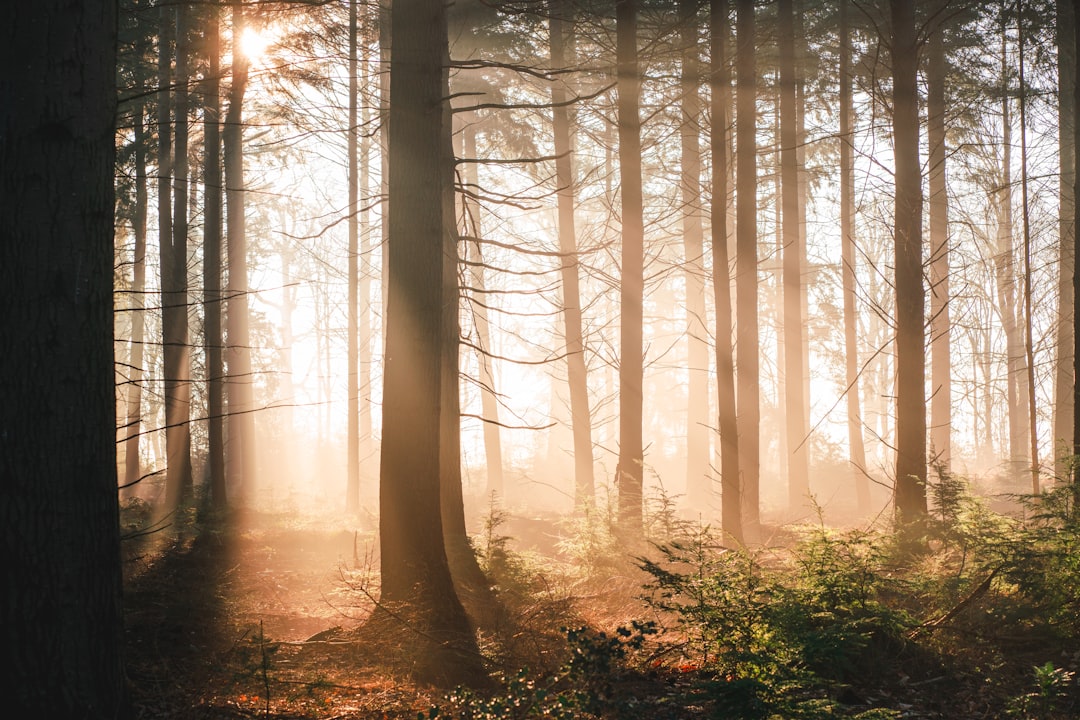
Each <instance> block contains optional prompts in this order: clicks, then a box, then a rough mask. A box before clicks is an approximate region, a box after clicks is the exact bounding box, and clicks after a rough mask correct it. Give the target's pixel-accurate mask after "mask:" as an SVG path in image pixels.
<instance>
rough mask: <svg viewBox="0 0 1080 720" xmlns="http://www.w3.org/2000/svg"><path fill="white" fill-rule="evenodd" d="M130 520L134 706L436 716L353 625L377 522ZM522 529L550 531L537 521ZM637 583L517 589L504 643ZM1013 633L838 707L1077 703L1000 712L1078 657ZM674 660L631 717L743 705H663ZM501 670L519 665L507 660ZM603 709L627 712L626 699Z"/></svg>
mask: <svg viewBox="0 0 1080 720" xmlns="http://www.w3.org/2000/svg"><path fill="white" fill-rule="evenodd" d="M124 521H125V524H126V525H125V526H126V528H127V529H128V530H129V532H131V534H132V535H133V537H131V538H130V539H127V540H125V542H124V551H125V606H126V664H127V668H128V675H129V678H130V684H131V687H132V694H133V698H134V701H135V706H136V710H137V717H140V718H160V719H162V720H165V719H171V718H176V719H178V720H180V719H182V720H187V719H188V718H190V719H192V720H194V719H196V718H198V719H207V718H256V717H267V718H278V719H281V720H284V719H287V718H297V719H300V718H304V719H311V720H315V719H322V720H375V719H378V720H393V719H397V718H410V719H413V718H417V717H418V714H421V713H422V714H423V717H425V718H426V717H428V713H429V709H430V708H431V706H432V704H433V703H439V704H445V702H446V701H445V691H444V690H438V689H435V688H431V687H425V686H419V685H417V684H416V683H415V682H413V681H411V680H410V679H409V677H408V672H407V668H404V667H401V666H400V665H398V666H396V667H395V664H394V663H393V662H392V661H390V662H388V661H387V658H388V657H389V656H388V653H387V652H386V644H385V641H386V639H385V638H382V639H379V638H370V637H366V636H365V634H364V632H362V631H358V630H357V628H359V627H361V625H362V622H363V620H364V619H365V618H366V617H367V615H368V614H369V613H370V611H371V609H372V607H373V605H374V601H373V598H372V597H371V596H372V595H377V590H375V588H376V583H377V573H376V572H374V570H373V566H374V563H373V561H372V559H371V554H372V552H371V548H372V547H373V545H374V533H373V530H372V529H371V528H366V529H365V528H360V529H353V528H351V527H347V526H346V525H344V524H341V525H339V526H333V525H331V524H329V523H326V522H325V521H323V522H315V521H303V520H298V519H296V518H295V517H288V516H284V515H270V514H258V513H245V514H243V515H236V516H235V517H233V518H231V519H230V520H229V522H227V523H220V522H219V523H216V524H213V525H206V524H199V523H196V522H194V521H191V522H188V523H186V525H185V528H186V529H184V530H181V531H176V530H175V529H174V527H176V526H179V525H180V524H175V525H174V526H173V527H169V528H167V529H164V530H161V531H159V532H150V533H140V532H137V531H138V529H139V528H144V527H146V526H147V525H148V524H149V522H150V519H149V517H148V516H147V514H146V510H145V508H143V509H138V508H136V509H135V511H133V510H132V509H131V508H128V509H127V510H126V512H125V520H124ZM341 522H342V523H344V521H341ZM518 530H519V531H520V532H521V533H523V534H524V533H528V532H530V530H532V531H534V532H536V533H538V535H542V534H543V528H531V529H530V527H529V526H528V524H525V525H522V526H520V527H519V528H518ZM513 531H514V528H513V527H510V528H508V529H507V532H508V533H512V532H513ZM643 582H644V573H641V576H640V577H639V576H634V577H625V576H624V577H620V578H615V577H611V578H608V579H606V580H605V581H604V582H602V583H599V584H593V585H591V586H589V588H588V589H586V588H585V587H584V586H582V587H581V588H579V592H578V593H577V594H576V595H575V596H574V597H573V598H569V597H568V596H567V595H566V594H565V593H554V592H553V593H551V594H550V597H549V601H548V602H547V603H546V604H544V603H533V604H531V605H529V606H527V607H526V606H523V605H522V604H521V603H518V604H517V605H516V608H515V610H514V611H516V612H522V613H524V614H534V615H535V616H534V617H532V618H525V619H523V620H522V622H521V624H520V625H519V626H518V628H517V631H516V632H515V633H514V634H513V638H514V640H505V639H504V640H505V642H504V643H503V646H502V649H503V650H505V649H506V647H505V646H506V643H508V642H522V643H532V645H531V646H530V647H531V650H530V649H529V648H525V649H524V650H523V649H522V648H520V647H519V648H518V652H517V653H516V655H515V657H517V658H521V657H524V658H528V656H529V652H530V651H531V652H533V653H534V655H537V654H542V653H543V652H547V650H538V649H537V648H541V647H542V646H544V647H547V646H545V645H544V642H545V641H544V640H543V639H542V638H540V637H529V635H530V634H531V632H532V631H531V630H530V623H532V627H533V628H534V629H535V628H539V626H540V625H541V624H544V625H546V626H548V627H546V629H545V631H546V632H547V633H549V634H550V633H555V634H557V633H559V632H560V631H559V629H558V627H557V626H558V623H560V622H562V623H564V624H566V625H571V624H576V623H585V624H588V625H590V626H593V627H598V628H599V629H605V630H607V631H608V632H611V631H612V630H613V629H614V628H615V627H616V626H618V625H622V624H626V623H628V622H629V621H630V620H632V619H634V618H635V617H640V618H648V617H650V613H649V611H648V609H647V608H646V607H645V606H644V604H642V603H641V601H640V599H639V596H640V594H641V584H642V583H643ZM556 596H558V597H556ZM560 603H561V604H560ZM467 604H468V603H467ZM980 611H981V610H980ZM553 623H554V624H555V627H550V625H552V624H553ZM541 634H543V632H538V633H537V635H538V636H539V635H541ZM612 637H614V636H612ZM1003 642H1005V643H1007V645H1008V647H999V648H997V649H996V650H995V651H994V652H993V653H988V652H987V651H986V649H985V648H984V647H981V646H980V647H975V646H976V645H979V643H978V642H973V643H970V645H971V647H968V644H965V642H964V641H963V639H960V640H957V639H956V638H953V639H950V640H949V643H950V645H949V646H948V647H944V648H942V647H939V648H938V650H940V651H941V652H942V653H944V654H945V656H943V655H941V654H938V655H933V656H932V654H929V653H925V652H922V651H919V652H915V653H913V654H912V655H911V657H909V658H907V659H906V661H904V662H902V663H901V664H900V665H898V666H897V667H898V668H899V669H895V670H894V669H893V661H894V660H895V658H890V659H889V663H888V664H889V668H890V669H889V671H888V672H880V673H873V674H874V676H875V679H874V681H873V682H874V686H873V687H866V686H863V687H858V684H856V687H855V690H854V694H853V697H852V699H850V700H848V701H846V702H850V703H852V708H854V710H853V711H851V712H847V711H845V712H844V713H843V714H842V715H841V714H837V715H836V717H854V716H856V715H857V712H856V711H857V710H858V709H859V708H865V709H867V710H869V709H871V708H874V707H887V708H890V710H889V713H891V714H884V715H880V716H879V715H872V714H868V715H866V716H865V717H867V718H869V717H892V718H973V719H974V718H998V717H1007V716H1011V717H1047V718H1057V717H1080V716H1075V715H1069V714H1064V715H1059V714H1057V713H1056V712H1053V713H1050V714H1046V715H1045V716H1042V715H1035V714H1031V713H1022V714H1011V713H1009V714H1006V710H1005V708H1006V707H1008V698H1009V697H1010V696H1017V695H1018V694H1022V693H1023V692H1024V691H1025V689H1029V686H1030V685H1031V680H1030V676H1031V669H1032V667H1033V666H1036V665H1039V664H1041V663H1043V662H1045V661H1046V660H1047V658H1050V659H1051V660H1053V661H1054V662H1055V664H1063V665H1066V666H1068V664H1069V663H1070V662H1071V663H1072V664H1073V665H1075V664H1076V663H1077V662H1080V646H1077V647H1073V648H1069V647H1067V646H1062V645H1061V643H1060V640H1059V639H1054V640H1049V639H1046V638H1044V637H1042V636H1040V635H1039V634H1038V633H1033V634H1025V635H1021V636H1017V637H1012V638H1005V639H1004V640H1003ZM482 649H483V648H482ZM562 649H563V650H565V643H563V646H562ZM552 652H556V651H552ZM920 653H922V654H920ZM950 653H952V654H953V655H954V657H952V658H949V657H947V655H948V654H950ZM510 654H513V653H510ZM505 655H506V653H504V656H505ZM535 659H536V658H535V657H534V660H535ZM518 662H520V660H518ZM665 662H666V661H662V660H661V659H655V660H650V661H649V664H648V665H647V666H643V667H647V668H652V669H650V670H647V671H645V672H640V673H637V674H636V675H634V677H633V678H632V679H630V680H626V678H625V677H624V679H623V680H622V681H620V682H619V683H617V684H616V686H615V687H614V688H611V687H608V688H607V689H606V690H605V692H614V693H616V694H617V693H627V694H636V695H641V696H648V697H650V698H651V699H652V700H653V701H655V702H656V704H655V707H657V708H664V710H663V712H662V713H661V712H657V713H656V714H651V712H649V711H645V710H643V709H642V706H639V709H638V710H637V711H635V712H634V713H632V714H628V715H626V716H627V717H631V716H632V717H657V718H659V717H668V718H687V719H690V718H702V717H721V718H722V717H735V716H734V715H727V714H723V713H722V712H721V713H719V714H718V711H717V710H716V708H715V707H713V708H712V709H711V710H709V711H707V710H706V709H704V707H703V706H702V705H701V704H697V705H695V704H694V703H692V702H690V703H681V704H677V705H672V704H670V703H669V704H667V705H665V704H664V703H663V700H664V698H665V697H667V698H669V699H670V698H671V697H674V696H675V695H677V694H678V695H680V696H687V697H691V696H693V694H694V693H693V687H695V682H697V681H696V680H695V677H696V676H694V675H692V672H693V671H695V670H696V667H694V666H692V665H679V664H665ZM539 664H541V665H542V664H543V662H542V661H541V662H539ZM519 667H520V665H519ZM532 667H533V668H534V669H535V668H536V665H533V666H532ZM552 667H554V666H552ZM502 670H503V671H511V674H512V669H511V668H510V667H506V666H504V667H503V668H502ZM688 671H689V672H690V673H691V674H687V673H688ZM1069 692H1070V693H1071V694H1073V695H1074V696H1075V690H1070V691H1069ZM601 714H602V715H603V716H605V717H622V715H621V714H620V713H619V712H618V711H615V712H612V711H605V712H604V713H601ZM444 716H446V715H445V714H444V715H440V717H444ZM513 716H514V717H517V716H518V715H513ZM525 716H526V715H524V714H522V715H520V717H525ZM774 716H775V715H774ZM831 716H832V715H823V717H831ZM475 717H484V718H489V717H490V718H494V717H511V715H510V714H509V712H507V713H506V714H500V713H497V712H490V713H489V714H487V715H484V714H477V715H475ZM528 717H540V715H528ZM545 717H546V716H545ZM560 717H576V715H574V714H572V713H571V714H569V715H562V716H560ZM763 717H764V716H763ZM791 717H795V715H792V716H791ZM799 717H803V715H799ZM807 717H809V716H807ZM815 717H817V716H815Z"/></svg>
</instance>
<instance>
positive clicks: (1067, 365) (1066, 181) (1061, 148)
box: [1053, 2, 1076, 480]
mask: <svg viewBox="0 0 1080 720" xmlns="http://www.w3.org/2000/svg"><path fill="white" fill-rule="evenodd" d="M1075 26H1076V13H1075V10H1074V8H1073V4H1072V3H1071V2H1059V3H1057V46H1058V158H1059V161H1060V163H1061V177H1060V180H1059V182H1058V195H1059V202H1060V207H1059V210H1058V263H1059V269H1058V318H1057V358H1056V362H1055V363H1054V365H1055V382H1054V436H1053V437H1054V475H1055V476H1056V477H1057V478H1059V479H1060V480H1064V479H1065V478H1066V476H1067V474H1068V466H1067V463H1066V462H1065V458H1066V457H1067V456H1068V454H1069V451H1070V448H1069V444H1070V443H1071V439H1072V435H1073V430H1072V416H1073V405H1072V403H1073V391H1072V385H1073V375H1072V367H1073V344H1074V342H1075V341H1074V339H1073V322H1074V319H1073V302H1074V299H1073V294H1072V292H1073V289H1072V276H1073V273H1074V272H1075V267H1076V257H1075V255H1074V254H1073V246H1074V244H1075V241H1074V238H1073V236H1074V234H1075V232H1076V228H1075V226H1074V225H1073V216H1074V214H1075V209H1074V208H1073V183H1074V182H1075V181H1076V148H1074V147H1073V135H1074V132H1075V130H1074V125H1075V124H1076V98H1075V94H1076V90H1075V86H1076V27H1075Z"/></svg>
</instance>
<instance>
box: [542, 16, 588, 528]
mask: <svg viewBox="0 0 1080 720" xmlns="http://www.w3.org/2000/svg"><path fill="white" fill-rule="evenodd" d="M566 4H567V3H566V0H550V2H549V5H548V7H549V10H550V13H551V18H550V20H549V21H548V22H549V25H548V34H549V43H550V49H551V66H552V67H553V68H561V67H564V66H565V65H566V60H567V58H566V55H567V48H566V44H567V43H566V27H565V26H566V22H567V19H566V18H565V17H564V14H565V13H566ZM551 105H552V110H551V123H552V132H553V134H554V144H555V183H556V185H557V186H558V189H557V190H556V192H557V194H558V213H559V218H558V223H559V254H560V259H559V270H560V273H561V275H560V280H561V284H562V305H563V328H564V329H563V334H564V335H565V337H566V369H567V370H566V374H567V380H568V384H569V388H570V424H571V426H572V429H573V433H574V504H575V505H576V506H577V507H579V508H580V507H582V506H584V505H585V504H586V503H590V502H592V501H593V499H594V498H595V493H596V488H595V485H596V481H595V477H594V474H593V447H592V444H593V443H592V416H591V413H590V410H589V385H588V375H587V373H588V371H587V368H586V364H585V338H584V335H583V333H582V328H581V287H580V285H581V283H580V277H579V275H578V270H579V265H580V259H579V257H578V248H577V232H576V229H575V227H574V169H573V144H572V143H573V141H572V139H571V136H570V113H569V110H568V109H567V97H566V88H565V86H564V84H563V83H562V81H559V80H556V81H555V82H553V83H552V85H551Z"/></svg>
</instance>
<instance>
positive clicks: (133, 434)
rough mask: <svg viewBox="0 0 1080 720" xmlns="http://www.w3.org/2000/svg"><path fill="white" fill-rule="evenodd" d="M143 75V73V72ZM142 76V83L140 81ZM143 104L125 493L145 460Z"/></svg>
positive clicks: (138, 118) (139, 107) (138, 114)
mask: <svg viewBox="0 0 1080 720" xmlns="http://www.w3.org/2000/svg"><path fill="white" fill-rule="evenodd" d="M140 78H141V76H140ZM141 84H142V83H141V79H140V85H141ZM144 110H145V108H144V105H143V103H142V102H138V103H137V104H136V108H135V112H134V116H135V127H134V132H133V135H134V138H133V140H132V142H133V144H134V145H135V211H134V213H133V218H132V223H131V227H132V234H133V235H134V236H135V247H134V251H133V252H132V259H131V260H132V262H131V264H132V279H131V342H130V343H129V346H130V348H131V351H130V352H129V353H128V366H129V367H128V383H129V384H128V387H127V421H126V422H125V423H124V428H123V430H122V431H121V432H120V436H121V437H124V438H126V440H125V441H124V480H123V482H122V483H121V486H122V487H123V490H122V493H121V494H122V495H123V496H124V497H131V496H133V495H134V494H135V492H136V489H137V488H136V487H135V486H136V484H137V483H138V482H139V478H140V477H141V474H142V462H141V458H140V456H139V447H140V445H141V442H140V441H141V438H142V435H141V431H142V389H143V362H144V353H143V343H144V340H145V336H146V310H145V305H146V302H145V297H144V293H145V291H146V216H147V207H148V204H149V193H148V190H147V178H146V149H147V143H149V141H150V137H149V135H148V134H147V132H146V126H145V121H144Z"/></svg>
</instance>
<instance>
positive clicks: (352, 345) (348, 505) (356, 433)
mask: <svg viewBox="0 0 1080 720" xmlns="http://www.w3.org/2000/svg"><path fill="white" fill-rule="evenodd" d="M357 2H358V0H349V130H348V150H347V151H348V155H349V158H348V165H349V168H348V175H349V262H348V265H349V268H348V275H349V308H348V323H349V327H348V356H349V358H348V366H349V369H348V375H349V378H348V396H349V402H348V413H349V416H348V423H347V428H346V433H347V436H348V443H347V444H348V449H347V451H348V454H347V461H346V462H347V464H348V472H347V475H348V480H347V482H346V488H345V511H346V512H350V513H355V512H358V511H359V510H360V375H359V362H360V340H359V325H360V317H359V303H360V297H359V294H360V277H359V258H358V256H359V250H360V217H359V208H360V204H359V199H360V178H359V176H358V175H359V173H358V171H359V167H358V165H359V158H358V157H357V153H358V150H359V134H358V128H357V120H358V115H359V112H358V103H359V99H360V98H359V93H360V88H359V67H358V64H359V63H358V61H357V37H356V34H357V12H356V10H357V7H356V6H357Z"/></svg>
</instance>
